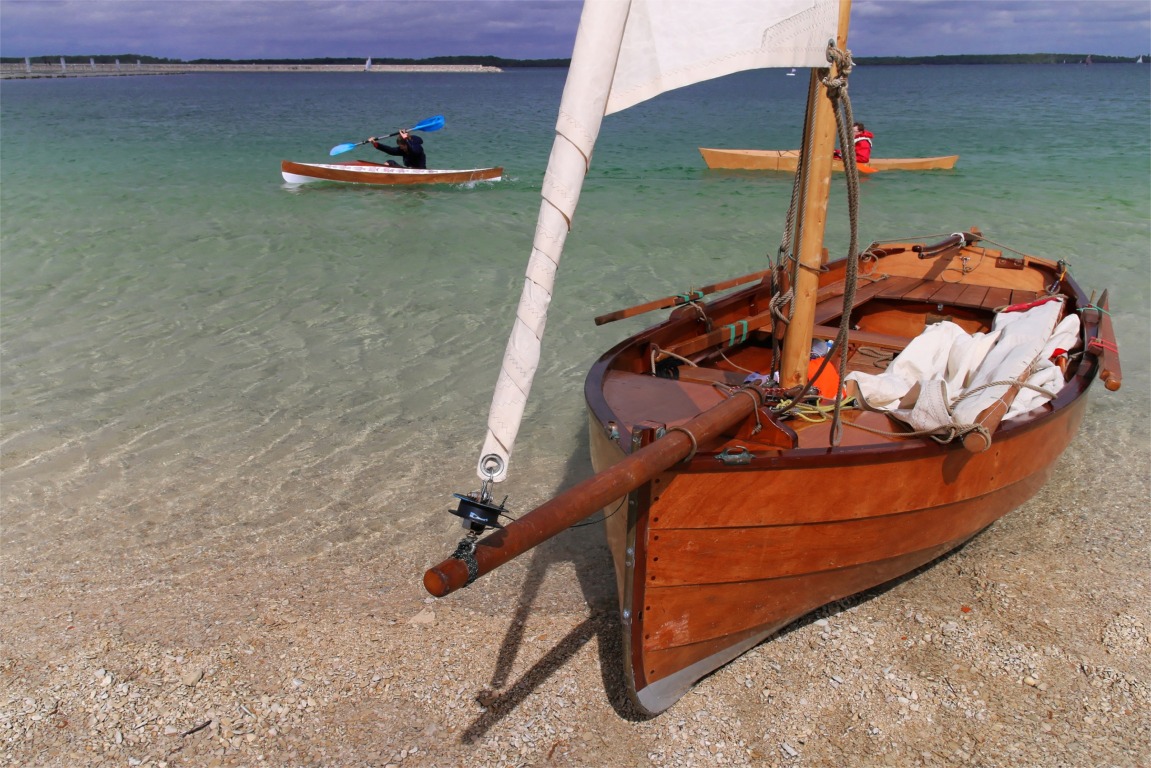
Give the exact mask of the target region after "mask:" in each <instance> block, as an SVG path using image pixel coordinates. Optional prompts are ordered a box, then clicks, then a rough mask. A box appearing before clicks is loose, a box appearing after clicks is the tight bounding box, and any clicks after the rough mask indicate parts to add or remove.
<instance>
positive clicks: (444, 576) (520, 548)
mask: <svg viewBox="0 0 1151 768" xmlns="http://www.w3.org/2000/svg"><path fill="white" fill-rule="evenodd" d="M741 391H743V392H747V393H748V394H749V395H750V396H749V397H741V396H738V393H737V394H736V396H733V397H730V398H728V399H727V400H724V401H723V402H722V403H720V404H719V405H717V406H715V407H714V408H710V409H708V410H706V411H704V412H703V413H701V414H699V415H698V416H696V417H695V418H694V419H691V420H690V421H687V422H685V423H683V424H680V425H676V428H675V429H672V430H669V431H668V432H667V433H665V434H664V436H663V437H661V438H659V439H658V440H656V441H654V442H652V443H650V444H648V445H646V446H644V447H643V448H641V449H639V450H638V451H636V452H635V453H633V454H631V455H630V456H628V457H626V458H625V459H623V460H622V461H620V462H619V463H617V464H615V465H614V466H612V467H611V468H610V469H607V470H605V471H603V472H600V473H599V474H597V475H593V476H592V477H589V478H588V479H587V480H584V481H583V482H582V483H579V484H577V485H575V486H573V487H571V488H569V489H568V490H567V491H565V492H564V493H561V494H560V495H559V496H556V497H555V498H554V499H551V500H550V501H547V502H544V503H543V504H541V505H540V506H538V507H536V508H535V509H534V510H532V511H531V512H529V513H527V514H526V515H524V516H523V517H521V518H519V519H517V520H515V521H514V522H512V523H509V524H508V525H507V527H505V528H501V529H500V530H498V531H496V532H495V533H493V534H492V535H490V536H488V537H487V538H485V539H482V540H481V541H479V543H477V545H476V549H475V553H474V557H475V562H476V564H477V565H478V567H479V571H478V573H477V576H482V575H483V574H485V573H487V572H489V571H491V570H493V569H495V568H497V567H499V566H501V565H503V564H504V563H506V562H508V561H509V560H511V559H513V558H515V557H518V556H520V555H522V554H523V553H524V552H527V551H528V550H529V549H532V548H533V547H535V546H537V545H539V544H541V543H543V542H545V541H547V540H548V539H550V538H552V537H553V536H555V535H557V534H559V533H561V532H562V531H563V530H564V529H566V528H568V527H570V526H571V525H573V524H575V523H578V522H579V521H580V520H583V519H584V518H585V517H588V516H589V515H591V514H593V513H594V512H596V511H597V510H600V509H603V508H604V507H606V506H607V505H608V504H610V503H611V502H613V501H615V500H616V499H618V498H620V497H621V496H625V495H626V494H628V493H631V492H632V491H634V490H635V489H636V488H639V487H640V486H641V485H643V484H644V483H646V482H649V481H650V480H652V479H653V478H655V477H656V476H657V475H659V474H660V473H661V472H664V471H666V470H668V469H670V468H671V467H672V466H674V465H675V464H676V463H678V462H680V461H682V460H683V459H684V458H686V457H688V456H690V455H691V454H692V453H693V452H694V450H695V448H696V447H698V446H701V445H705V444H707V443H709V442H711V441H713V440H715V439H716V438H718V437H720V435H722V434H723V433H724V432H726V431H728V430H730V429H731V428H732V427H734V426H735V425H737V424H739V423H740V422H741V421H743V420H744V419H745V418H747V417H748V416H750V415H751V414H752V412H753V411H755V410H756V409H758V408H759V407H760V406H761V405H763V393H762V392H760V391H759V390H758V389H756V388H754V387H747V388H746V389H744V390H741ZM693 437H694V440H693ZM468 583H469V582H468V566H467V564H466V563H465V562H464V561H463V560H460V559H458V558H455V557H451V558H448V559H447V560H444V561H443V562H442V563H440V564H439V565H437V566H435V567H434V568H429V569H428V570H427V571H426V572H425V573H424V588H425V589H427V590H428V592H430V593H431V594H433V595H435V596H436V597H443V596H445V595H448V594H450V593H452V592H454V591H456V590H457V589H459V588H460V587H464V586H467V584H468Z"/></svg>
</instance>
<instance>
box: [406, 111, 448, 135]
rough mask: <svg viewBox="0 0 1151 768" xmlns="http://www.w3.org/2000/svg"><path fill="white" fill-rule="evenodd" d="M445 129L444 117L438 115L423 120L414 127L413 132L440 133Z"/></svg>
mask: <svg viewBox="0 0 1151 768" xmlns="http://www.w3.org/2000/svg"><path fill="white" fill-rule="evenodd" d="M443 127H444V116H443V115H436V116H435V117H429V118H428V119H427V120H422V121H420V122H418V123H416V124H415V125H413V126H412V130H413V131H438V130H439V129H441V128H443Z"/></svg>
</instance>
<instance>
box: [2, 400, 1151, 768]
mask: <svg viewBox="0 0 1151 768" xmlns="http://www.w3.org/2000/svg"><path fill="white" fill-rule="evenodd" d="M1121 395H1122V396H1123V397H1124V398H1132V399H1133V400H1132V402H1134V400H1137V399H1138V398H1136V397H1135V393H1133V392H1131V393H1128V392H1127V391H1124V392H1123V393H1121ZM1108 396H1109V395H1108V394H1107V393H1104V392H1103V391H1102V388H1098V389H1096V390H1095V392H1094V396H1093V397H1094V402H1093V404H1092V406H1091V409H1090V410H1091V411H1092V413H1091V414H1089V417H1088V420H1087V424H1086V425H1085V427H1084V429H1083V431H1082V432H1081V434H1080V436H1079V438H1078V439H1077V440H1076V441H1075V442H1074V443H1073V445H1072V446H1071V448H1070V449H1069V450H1068V452H1067V453H1066V454H1065V455H1064V457H1063V458H1062V460H1061V461H1060V463H1059V465H1058V466H1057V469H1056V472H1055V473H1054V477H1053V479H1052V480H1051V481H1050V482H1049V483H1048V485H1047V486H1046V487H1045V488H1044V489H1043V490H1042V491H1041V492H1040V493H1039V495H1038V496H1037V497H1036V498H1034V499H1033V500H1032V501H1031V502H1029V503H1028V504H1027V505H1025V506H1024V507H1023V508H1021V509H1020V510H1017V511H1016V512H1014V513H1012V514H1011V515H1009V516H1007V517H1006V518H1004V519H1003V520H1002V521H1000V522H999V523H997V524H995V525H993V526H992V527H991V528H989V529H988V530H987V531H985V532H984V533H982V534H981V535H979V536H978V537H976V538H975V539H974V540H973V541H971V542H970V543H969V544H968V545H967V546H965V547H963V548H962V549H960V550H959V551H957V552H954V553H952V554H951V555H950V556H948V557H945V558H943V559H942V560H940V561H938V562H937V563H935V564H934V565H933V566H931V567H929V568H926V569H924V570H923V571H921V572H919V573H917V574H914V575H912V576H910V577H908V578H905V579H903V580H901V581H899V582H897V583H894V584H891V585H888V586H886V587H884V588H882V589H879V590H875V591H873V592H871V593H868V594H865V595H861V596H858V597H857V598H853V599H851V600H848V601H843V602H842V603H839V604H835V605H832V606H828V607H826V608H824V609H823V610H820V611H818V612H817V613H815V614H813V615H811V616H809V617H807V618H805V619H804V620H802V621H800V622H798V623H797V624H796V625H794V626H792V627H790V628H788V629H787V630H785V631H784V632H782V633H780V635H779V636H777V637H776V638H775V639H773V640H771V641H769V642H767V643H765V644H763V645H761V646H759V647H758V648H756V649H754V650H753V651H752V652H750V653H748V654H747V655H745V656H744V657H742V658H740V659H738V660H736V661H735V662H733V663H732V664H730V665H728V666H727V667H725V668H723V669H721V670H719V671H718V672H716V673H715V674H713V675H712V676H710V677H709V678H707V679H705V680H703V681H702V682H701V683H700V684H699V685H698V686H697V687H696V688H695V689H694V690H693V691H692V692H690V693H688V694H687V695H686V696H684V698H683V699H681V700H680V701H679V702H678V703H677V704H676V705H674V706H673V707H672V708H671V709H670V710H668V711H667V712H665V713H664V714H662V715H660V716H659V717H655V718H649V719H645V718H643V717H640V716H639V715H637V713H636V712H635V711H634V710H633V709H632V708H631V707H630V705H629V704H628V702H627V697H626V695H625V693H624V692H623V691H622V683H621V676H620V661H619V660H620V641H619V635H618V622H617V618H616V609H615V606H614V605H613V603H614V586H613V584H612V576H611V572H610V565H609V556H608V554H607V550H606V548H605V545H604V542H603V538H602V533H601V531H600V528H599V526H588V527H583V528H577V529H574V530H571V531H569V532H567V533H566V534H564V535H563V536H561V537H559V538H558V539H556V540H553V541H551V542H549V543H547V544H545V545H544V546H542V547H540V548H539V549H537V550H536V551H535V552H533V553H530V554H528V555H527V556H525V557H523V558H521V559H519V560H517V561H513V562H512V563H510V564H509V565H507V566H505V567H504V568H502V569H499V570H497V571H495V572H493V573H492V574H489V575H487V576H485V577H484V578H482V579H481V580H480V581H478V582H477V583H476V584H474V585H473V586H471V587H470V588H468V589H466V590H463V591H462V592H460V593H458V594H455V595H452V596H450V597H448V598H444V599H442V600H434V599H432V598H430V597H429V596H428V595H427V593H426V592H425V591H424V590H423V587H422V585H421V576H422V573H423V571H424V569H426V568H427V567H428V566H430V565H433V564H434V563H437V562H439V561H440V560H442V559H443V558H444V557H445V556H447V555H448V554H450V552H451V550H452V549H453V547H454V544H455V542H456V540H457V539H458V538H459V535H460V533H461V531H460V528H459V527H458V525H457V524H456V520H455V518H451V517H450V516H449V515H447V514H446V509H447V507H448V505H449V503H450V501H451V500H450V496H449V494H450V492H451V491H452V490H458V489H446V488H443V487H441V485H442V483H441V482H440V480H439V478H438V477H432V476H428V477H423V478H420V479H419V480H418V481H415V482H413V483H412V484H411V485H410V487H405V488H403V489H401V490H399V491H397V494H398V495H396V496H395V497H394V498H392V499H391V500H383V501H382V500H380V499H379V498H377V499H376V500H375V501H377V502H379V503H368V500H365V501H364V503H363V504H362V505H355V507H356V508H352V509H327V510H323V515H322V516H323V517H324V518H326V519H333V518H334V519H337V520H342V519H345V516H347V518H349V519H350V518H362V517H365V516H370V515H392V516H394V517H395V519H396V522H395V524H394V525H391V526H379V527H376V528H375V529H374V530H373V531H372V532H370V533H367V534H363V535H356V536H343V537H341V536H339V535H331V533H330V532H327V533H323V532H319V531H320V529H321V528H322V523H321V521H320V516H316V515H311V514H308V513H307V510H305V509H304V508H303V507H304V506H306V504H305V502H307V501H308V500H309V496H308V495H307V494H306V493H303V492H300V493H299V496H298V497H299V498H300V500H301V501H300V503H301V509H300V510H296V514H294V515H292V516H291V519H290V521H289V522H288V523H287V524H284V525H280V526H270V525H266V524H264V525H262V526H261V525H257V524H255V523H254V522H253V520H254V519H255V509H254V507H255V506H256V505H257V504H258V501H257V500H254V499H251V498H249V497H247V496H246V495H245V490H244V488H243V486H242V484H241V483H242V482H243V480H242V476H239V475H238V476H237V479H236V480H235V481H234V482H232V483H229V484H227V485H220V486H217V487H216V488H215V489H214V491H213V492H212V493H211V494H210V498H209V497H208V496H207V495H205V496H204V497H202V498H201V497H193V498H188V497H182V496H181V494H180V493H179V492H178V489H177V488H173V487H171V486H169V487H165V486H163V485H161V486H158V487H155V488H151V489H147V490H146V491H142V492H141V495H139V496H138V497H137V498H136V499H135V500H134V501H133V502H131V503H130V504H126V503H125V500H124V499H122V498H115V497H113V498H109V497H108V494H107V493H106V489H107V488H108V487H109V484H110V482H111V481H110V480H109V478H107V477H104V478H103V479H102V480H101V478H99V477H95V476H93V477H89V478H88V479H87V480H86V481H85V482H83V483H79V482H71V483H64V484H63V487H61V488H58V489H52V488H50V487H49V484H48V483H44V484H42V486H40V487H39V490H37V484H36V483H29V482H27V477H25V476H23V474H22V473H26V472H28V471H29V470H28V469H27V468H25V469H23V470H19V471H16V472H12V471H9V472H8V473H7V482H8V485H9V489H8V490H7V491H6V492H5V512H4V532H3V540H4V550H3V565H4V568H3V586H2V587H0V596H2V598H3V600H2V606H3V607H2V609H0V610H2V617H0V644H2V647H3V656H2V659H3V661H2V666H0V765H3V766H17V765H20V766H30V765H38V766H77V765H116V766H124V765H129V766H178V765H189V766H216V765H219V766H253V765H275V766H288V765H292V766H385V765H396V766H401V765H402V766H461V765H474V766H480V765H482V766H521V765H533V766H550V765H558V766H619V765H654V766H663V765H667V766H713V765H714V766H719V765H724V766H726V765H754V766H774V765H780V766H791V765H796V766H798V765H804V766H875V765H892V766H913V765H972V766H976V765H978V766H1054V765H1067V766H1088V765H1090V766H1140V765H1148V764H1149V763H1151V748H1149V747H1148V744H1149V743H1151V688H1149V681H1151V653H1149V650H1151V649H1149V637H1148V635H1149V627H1151V616H1149V615H1148V606H1149V604H1151V601H1149V600H1148V596H1149V594H1148V568H1147V564H1148V559H1147V555H1148V551H1149V548H1148V530H1147V511H1146V510H1147V506H1148V504H1147V502H1148V498H1149V487H1148V471H1147V470H1148V466H1149V462H1151V456H1149V451H1148V448H1147V443H1146V439H1145V436H1141V433H1142V426H1143V425H1141V424H1130V423H1127V422H1124V421H1122V420H1121V418H1120V414H1118V413H1116V411H1115V410H1114V402H1113V401H1111V402H1108V401H1105V400H1104V398H1105V397H1108ZM571 462H572V466H573V467H575V468H576V469H575V474H576V475H580V474H582V473H586V471H587V468H586V465H587V462H586V460H585V459H584V457H583V456H578V457H573V458H572V459H571ZM34 465H35V461H33V466H34ZM41 469H42V471H46V472H47V471H50V468H41ZM122 471H123V472H124V473H125V474H126V475H127V479H128V480H129V481H130V478H131V475H132V473H133V471H134V470H133V468H132V467H131V466H125V467H123V468H122ZM569 480H570V478H569ZM332 482H338V481H337V480H336V479H333V480H332ZM565 482H566V481H565ZM129 484H130V482H129ZM137 490H139V489H137ZM551 490H552V489H551V488H548V487H543V488H539V489H536V490H535V492H534V493H533V494H529V496H530V497H529V498H519V499H517V500H516V501H517V502H519V504H520V505H521V506H523V507H524V508H525V509H526V508H530V506H532V505H534V504H538V503H540V502H542V501H543V500H544V499H545V498H546V496H547V494H548V493H550V492H551ZM313 492H314V493H316V494H322V493H323V489H322V488H317V489H313ZM441 509H442V510H444V512H441V511H440V510H441ZM142 513H143V514H142ZM129 516H131V518H132V520H133V522H132V523H130V524H129V523H128V522H127V519H128V517H129ZM340 524H345V523H340Z"/></svg>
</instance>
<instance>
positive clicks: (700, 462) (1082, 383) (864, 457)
mask: <svg viewBox="0 0 1151 768" xmlns="http://www.w3.org/2000/svg"><path fill="white" fill-rule="evenodd" d="M1029 259H1030V264H1032V265H1034V266H1035V267H1037V268H1042V269H1046V270H1049V271H1055V270H1056V269H1057V265H1056V264H1055V263H1054V262H1050V261H1048V260H1045V259H1040V258H1036V257H1029ZM845 264H846V259H839V260H837V261H836V262H832V263H831V264H829V265H828V273H829V274H832V273H834V272H835V271H836V269H837V268H841V267H843V266H845ZM766 290H767V288H766V287H765V286H764V284H762V283H761V284H757V285H753V286H749V287H746V288H743V289H740V290H737V291H734V292H732V293H729V294H726V295H723V296H720V297H718V298H716V299H714V300H712V301H711V302H708V303H706V304H705V305H704V307H705V311H706V310H707V309H708V308H714V309H715V310H716V312H715V314H716V315H720V314H722V313H723V311H724V310H725V309H728V308H730V307H731V306H732V305H737V304H744V303H746V304H750V303H751V302H752V301H753V300H754V299H755V298H757V297H756V294H757V293H763V292H765V291H766ZM1060 293H1061V295H1064V296H1067V297H1068V298H1069V299H1070V300H1073V301H1074V303H1075V307H1076V308H1086V307H1088V306H1090V300H1089V299H1088V297H1087V296H1086V294H1085V293H1084V291H1083V289H1082V288H1081V287H1080V286H1079V284H1078V283H1077V282H1076V281H1075V280H1073V279H1071V278H1070V277H1067V278H1065V279H1064V281H1063V283H1062V285H1061V292H1060ZM885 300H886V301H890V299H885ZM865 303H866V302H865ZM865 303H864V304H860V305H858V306H857V307H855V309H859V308H860V307H862V306H864V305H865ZM695 322H696V316H695V315H679V316H677V315H676V314H675V312H674V311H673V313H672V315H671V316H670V317H668V318H666V319H665V320H663V321H662V322H659V323H656V324H654V325H652V326H649V327H648V328H646V329H644V330H642V331H640V332H638V333H636V334H633V335H632V336H630V337H628V338H626V339H624V340H622V341H620V342H619V343H618V344H616V345H615V346H614V347H612V348H611V349H609V350H608V351H607V352H605V353H604V354H603V355H601V356H600V358H599V359H597V360H596V361H595V363H593V364H592V366H591V369H590V370H589V371H588V375H587V377H586V379H585V382H584V398H585V401H586V403H587V407H588V409H589V410H590V411H591V412H592V414H593V416H594V418H596V419H597V420H598V421H599V423H601V424H604V423H607V422H609V421H610V422H614V423H616V424H617V425H619V428H620V430H621V433H622V431H624V430H625V429H626V430H627V431H628V432H629V433H631V432H633V430H632V429H630V428H629V427H627V426H626V425H625V424H623V423H621V421H622V420H621V419H619V418H618V416H617V414H616V413H615V411H614V409H613V408H612V407H611V406H610V404H609V403H608V402H607V398H606V395H605V394H604V384H605V381H606V377H607V374H608V373H609V372H611V371H613V370H616V368H614V363H615V361H616V360H617V359H618V358H619V357H621V356H623V355H624V354H625V353H626V352H627V351H628V350H629V349H632V348H635V347H640V346H642V345H644V344H647V343H649V342H650V341H651V339H653V338H655V337H657V336H661V335H672V336H674V335H676V327H677V326H681V325H685V324H692V323H695ZM1100 332H1101V328H1100V323H1099V322H1086V321H1084V322H1083V326H1082V327H1081V329H1080V334H1079V335H1080V340H1081V341H1083V342H1084V348H1083V349H1082V350H1080V354H1081V355H1082V358H1081V360H1080V363H1079V365H1078V367H1077V368H1076V370H1075V372H1074V373H1073V374H1072V375H1071V376H1069V377H1067V378H1066V379H1065V381H1064V385H1063V386H1062V387H1061V388H1060V390H1059V392H1058V393H1056V395H1055V397H1054V398H1052V399H1051V400H1049V401H1048V402H1046V403H1043V404H1041V405H1039V406H1038V407H1036V408H1033V409H1032V410H1030V411H1028V412H1026V413H1023V414H1019V415H1018V416H1016V417H1014V418H1012V419H1009V420H1004V421H1003V422H1002V423H1001V424H1000V425H999V427H998V428H997V429H996V432H995V434H996V442H1000V441H1002V440H1004V439H1008V438H1010V437H1011V436H1012V435H1015V434H1022V433H1024V432H1026V431H1029V430H1031V429H1036V428H1039V427H1040V426H1042V425H1043V424H1045V423H1046V421H1047V420H1048V418H1049V417H1050V416H1051V415H1052V414H1054V413H1056V412H1058V411H1060V410H1063V409H1065V408H1067V407H1068V406H1070V405H1071V404H1072V403H1074V402H1075V401H1076V400H1078V399H1079V398H1081V397H1084V396H1085V395H1087V394H1088V392H1089V390H1090V386H1091V383H1092V382H1093V381H1094V380H1095V379H1096V378H1097V377H1098V373H1099V361H1098V359H1097V358H1095V357H1092V358H1090V359H1088V358H1087V355H1088V354H1089V353H1088V352H1087V350H1086V344H1087V342H1089V341H1090V340H1091V339H1093V338H1097V337H1098V336H1099V335H1100ZM636 375H641V376H642V375H648V374H636ZM622 442H624V441H623V436H622V434H621V443H622ZM956 449H957V446H956V445H953V444H950V443H948V444H940V443H938V442H937V441H935V440H932V439H930V438H918V439H916V438H909V439H897V440H884V441H876V442H874V443H867V444H863V445H846V446H845V445H840V446H835V447H832V446H821V447H796V448H766V447H765V448H764V449H760V450H759V453H758V454H753V457H752V458H751V460H750V462H749V463H748V464H741V465H732V466H725V470H727V471H757V470H763V469H766V468H779V469H782V468H788V467H791V466H793V465H807V464H810V463H811V462H812V461H817V463H818V465H819V466H825V467H831V466H854V465H859V464H864V463H868V462H869V461H871V460H873V459H875V458H878V457H881V456H886V457H887V459H888V460H890V461H900V460H904V459H907V458H911V457H914V456H917V455H919V454H925V455H930V454H942V453H946V452H948V451H952V450H956ZM625 453H627V451H625ZM717 453H718V451H711V450H707V449H701V450H699V451H698V452H697V454H696V456H694V457H693V458H692V460H691V461H688V462H685V463H683V464H681V465H679V466H678V467H677V471H682V472H690V473H694V472H705V471H707V472H710V471H715V469H716V467H715V465H714V463H713V462H714V461H715V455H716V454H717ZM705 462H706V463H705Z"/></svg>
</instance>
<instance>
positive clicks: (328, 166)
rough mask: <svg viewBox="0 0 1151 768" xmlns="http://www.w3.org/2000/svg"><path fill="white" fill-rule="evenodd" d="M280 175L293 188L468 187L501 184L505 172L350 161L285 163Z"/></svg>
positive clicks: (288, 161)
mask: <svg viewBox="0 0 1151 768" xmlns="http://www.w3.org/2000/svg"><path fill="white" fill-rule="evenodd" d="M280 172H281V173H282V174H283V176H284V181H286V182H287V183H289V184H306V183H308V182H312V181H342V182H346V183H348V184H375V185H379V186H392V185H396V184H466V183H467V182H470V181H499V180H500V178H501V177H502V176H503V174H504V169H503V168H470V169H466V170H448V169H441V168H400V167H397V166H394V165H384V164H383V163H369V162H367V161H366V160H348V161H346V162H342V163H293V162H292V161H291V160H284V161H282V162H281V163H280Z"/></svg>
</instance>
